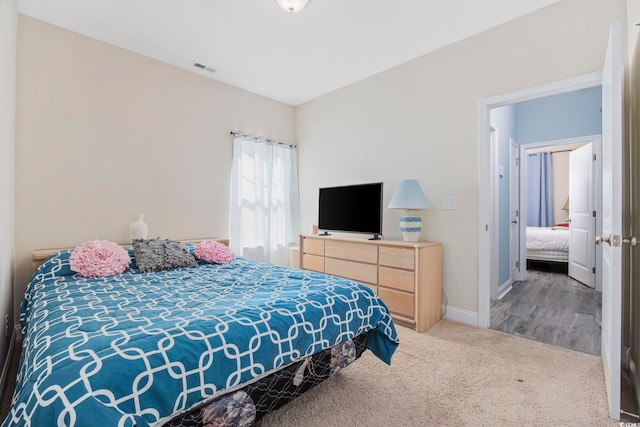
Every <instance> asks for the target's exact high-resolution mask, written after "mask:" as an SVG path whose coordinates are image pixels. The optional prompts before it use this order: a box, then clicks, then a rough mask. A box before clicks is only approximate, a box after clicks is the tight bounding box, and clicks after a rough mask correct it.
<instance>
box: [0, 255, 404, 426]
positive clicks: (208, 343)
mask: <svg viewBox="0 0 640 427" xmlns="http://www.w3.org/2000/svg"><path fill="white" fill-rule="evenodd" d="M69 256H70V251H64V252H61V253H59V254H57V255H54V256H52V257H50V258H49V259H48V260H47V261H45V262H44V263H43V265H42V266H41V267H40V268H39V269H38V271H37V272H36V273H35V274H34V277H33V278H32V280H31V282H30V283H29V286H28V287H27V290H26V294H25V298H24V301H23V303H22V309H21V318H20V319H21V323H22V329H23V339H24V342H23V353H22V358H21V360H20V367H19V372H18V383H17V385H16V393H15V395H14V400H13V404H12V407H11V410H10V413H9V415H8V417H7V418H6V420H5V421H4V423H3V426H12V425H31V426H55V425H58V426H62V425H64V426H69V425H75V426H134V425H135V426H147V425H152V424H155V423H158V422H161V421H167V420H169V419H170V418H172V416H173V415H175V414H177V413H180V412H184V411H186V410H188V409H189V408H191V407H192V406H194V405H196V404H198V403H199V402H202V401H203V400H210V399H212V398H213V397H214V396H218V395H221V394H224V393H226V392H228V391H230V390H233V389H236V388H239V387H241V386H242V385H244V384H246V383H249V382H252V381H255V380H256V379H257V378H260V377H262V376H265V375H268V374H269V373H271V372H273V371H275V370H278V369H280V368H282V367H284V366H286V365H289V364H291V363H293V362H295V361H296V360H299V359H301V358H304V357H306V356H309V355H311V354H313V353H316V352H318V351H320V350H323V349H326V348H329V347H331V346H333V345H335V344H337V343H340V342H343V341H346V340H348V339H351V338H353V337H354V336H356V335H359V334H361V333H368V334H369V340H368V342H369V344H368V345H369V349H370V350H371V351H372V352H373V353H374V354H376V355H377V356H378V357H379V358H380V359H382V360H383V361H385V362H386V363H390V361H391V355H392V354H393V352H394V350H395V348H396V347H397V345H398V338H397V335H396V331H395V329H394V326H393V323H392V322H391V318H390V315H389V312H388V310H387V308H386V306H385V305H384V303H383V302H382V301H381V300H380V299H378V298H377V297H376V296H375V295H374V293H373V292H372V291H371V290H370V289H369V288H367V287H365V286H363V285H359V284H357V283H356V282H353V281H351V280H347V279H341V278H337V277H333V276H327V275H324V274H319V273H314V272H310V271H302V270H294V269H288V268H283V267H279V266H275V265H270V264H264V263H259V262H255V261H250V260H247V259H243V258H236V260H234V261H233V262H232V263H230V264H227V265H208V264H201V265H199V267H198V268H181V269H176V270H169V271H163V272H159V273H149V274H146V273H140V272H138V270H136V269H135V263H132V264H133V267H134V268H130V269H128V270H126V271H125V272H124V273H123V274H120V275H116V276H110V277H105V278H97V279H86V278H82V277H80V276H78V275H75V274H74V273H73V272H72V271H71V270H70V268H69Z"/></svg>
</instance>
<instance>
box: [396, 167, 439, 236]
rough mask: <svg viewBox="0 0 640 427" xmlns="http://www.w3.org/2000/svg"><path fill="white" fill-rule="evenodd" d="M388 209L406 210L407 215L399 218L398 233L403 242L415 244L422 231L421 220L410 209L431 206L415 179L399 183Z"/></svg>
mask: <svg viewBox="0 0 640 427" xmlns="http://www.w3.org/2000/svg"><path fill="white" fill-rule="evenodd" d="M387 208H388V209H407V210H408V211H407V213H406V214H405V215H404V216H402V217H400V231H402V238H403V239H404V241H405V242H417V241H418V240H420V232H421V231H422V218H421V217H420V216H419V215H417V214H416V213H414V212H410V210H411V209H416V210H417V209H429V208H431V205H429V202H428V201H427V198H426V197H424V193H423V192H422V188H421V187H420V183H419V182H418V181H417V180H415V179H405V180H403V181H400V184H398V188H397V189H396V192H395V193H394V194H393V197H392V198H391V202H390V203H389V206H387Z"/></svg>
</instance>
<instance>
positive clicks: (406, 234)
mask: <svg viewBox="0 0 640 427" xmlns="http://www.w3.org/2000/svg"><path fill="white" fill-rule="evenodd" d="M400 231H402V240H404V241H405V242H417V241H418V240H420V232H421V231H422V218H420V217H419V216H416V215H407V216H403V217H400Z"/></svg>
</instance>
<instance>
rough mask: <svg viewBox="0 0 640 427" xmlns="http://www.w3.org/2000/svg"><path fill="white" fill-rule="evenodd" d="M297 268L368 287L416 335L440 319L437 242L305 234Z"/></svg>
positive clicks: (398, 321) (439, 254)
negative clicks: (345, 279)
mask: <svg viewBox="0 0 640 427" xmlns="http://www.w3.org/2000/svg"><path fill="white" fill-rule="evenodd" d="M300 268H302V269H304V270H313V271H318V272H321V273H327V274H332V275H335V276H340V277H346V278H349V279H353V280H357V281H358V282H361V283H362V284H364V285H367V286H368V287H370V288H371V289H372V290H373V291H374V292H375V293H376V294H377V295H378V296H380V298H382V300H383V301H384V302H385V304H386V305H387V307H388V308H389V310H390V311H391V315H392V317H393V320H394V321H395V322H396V323H398V324H401V325H404V326H408V327H410V328H412V329H415V330H416V331H418V332H423V331H424V330H426V329H427V328H428V327H430V326H431V325H433V324H434V323H436V322H438V321H439V320H440V313H441V304H442V244H440V243H434V242H424V241H422V242H402V241H396V240H364V239H362V240H361V239H353V238H342V237H336V236H319V235H303V236H300Z"/></svg>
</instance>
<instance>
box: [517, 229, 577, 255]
mask: <svg viewBox="0 0 640 427" xmlns="http://www.w3.org/2000/svg"><path fill="white" fill-rule="evenodd" d="M526 233H527V251H529V250H532V251H544V250H547V251H549V250H551V251H564V252H568V251H569V229H568V228H556V227H527V230H526Z"/></svg>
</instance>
